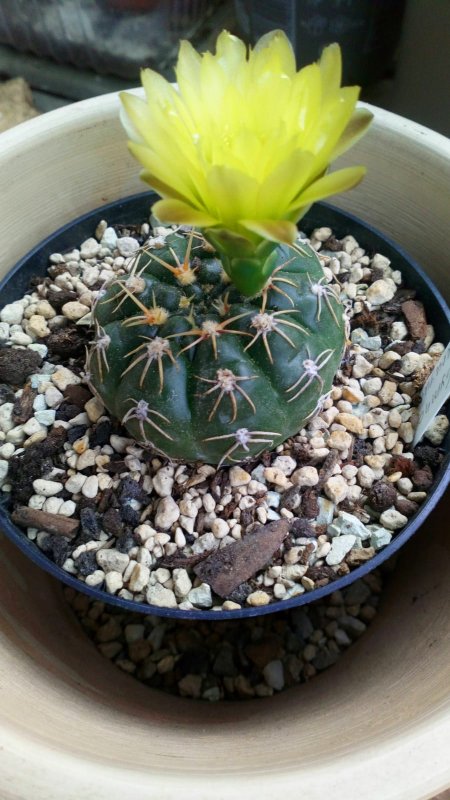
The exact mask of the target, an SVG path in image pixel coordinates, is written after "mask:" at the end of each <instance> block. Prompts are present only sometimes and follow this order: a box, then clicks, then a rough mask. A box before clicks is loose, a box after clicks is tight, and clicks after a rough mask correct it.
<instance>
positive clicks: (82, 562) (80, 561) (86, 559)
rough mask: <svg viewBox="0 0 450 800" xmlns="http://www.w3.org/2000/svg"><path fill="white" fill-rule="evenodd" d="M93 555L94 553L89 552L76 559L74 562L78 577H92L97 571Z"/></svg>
mask: <svg viewBox="0 0 450 800" xmlns="http://www.w3.org/2000/svg"><path fill="white" fill-rule="evenodd" d="M95 555H96V554H95V552H93V551H92V550H90V551H88V552H86V553H81V555H79V556H78V558H77V559H76V560H75V566H76V568H77V570H78V574H79V575H82V576H83V577H84V578H85V577H86V576H87V575H92V573H93V572H95V570H96V569H98V564H97V561H96V557H95Z"/></svg>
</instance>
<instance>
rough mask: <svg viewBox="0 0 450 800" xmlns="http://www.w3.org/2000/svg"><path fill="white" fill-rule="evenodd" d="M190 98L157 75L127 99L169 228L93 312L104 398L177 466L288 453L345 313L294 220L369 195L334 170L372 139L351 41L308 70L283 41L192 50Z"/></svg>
mask: <svg viewBox="0 0 450 800" xmlns="http://www.w3.org/2000/svg"><path fill="white" fill-rule="evenodd" d="M176 76H177V81H178V88H177V87H175V86H173V85H171V84H169V83H168V82H167V81H166V80H164V79H163V78H162V77H161V76H160V75H158V74H157V73H155V72H153V71H151V70H148V69H146V70H144V71H143V73H142V83H143V86H144V89H145V99H142V98H140V97H137V96H135V95H133V94H128V93H125V94H123V95H122V102H123V115H122V118H123V123H124V126H125V128H126V130H127V132H128V136H129V148H130V150H131V152H132V153H133V155H134V156H135V157H136V158H137V159H138V161H139V162H140V163H141V164H142V166H143V171H142V173H141V177H142V178H143V179H144V180H145V181H146V182H147V183H149V184H150V186H151V187H152V188H153V189H155V190H156V191H157V192H158V193H159V194H160V195H161V197H162V199H161V200H159V201H158V202H156V203H155V204H154V206H153V209H152V211H153V214H154V216H155V217H156V218H157V219H158V220H159V221H160V222H161V223H163V224H167V225H176V226H178V227H177V228H176V229H175V230H174V228H173V227H172V228H167V229H166V230H165V231H163V235H162V236H160V237H159V239H158V240H156V241H155V243H154V246H153V247H144V248H143V249H142V250H141V251H139V253H138V254H137V255H136V257H135V259H134V262H133V266H132V269H131V271H130V273H129V275H128V277H126V278H124V277H123V276H121V277H118V278H117V279H115V280H114V281H113V282H112V283H111V284H110V285H109V286H108V287H107V288H106V291H105V292H103V293H101V296H100V297H99V298H98V301H97V303H96V306H95V311H94V321H95V327H96V337H95V340H94V342H93V344H92V347H91V350H90V353H89V364H88V373H89V379H90V382H91V385H92V386H93V388H94V389H95V391H96V392H97V394H98V395H99V396H100V397H101V399H102V401H103V402H104V404H105V405H106V406H107V408H108V409H109V410H110V412H112V413H113V414H114V415H115V416H116V417H118V418H119V419H120V420H121V421H122V423H123V424H124V425H125V426H126V427H127V429H128V430H129V432H130V434H131V435H132V436H133V437H134V438H135V439H136V440H137V441H139V442H141V443H142V444H145V445H151V446H152V447H153V448H155V449H156V450H157V451H159V452H160V453H163V454H164V455H166V456H168V457H169V458H171V459H180V460H184V461H198V460H200V461H204V462H208V463H212V464H218V465H222V464H231V463H234V462H239V461H242V460H243V459H245V458H248V457H251V456H256V455H257V454H258V453H260V452H261V451H262V450H264V449H266V448H268V449H273V448H275V447H276V446H277V445H279V444H280V443H281V442H283V441H285V440H286V439H287V438H288V437H289V436H292V435H294V434H296V433H297V432H298V431H299V430H300V429H301V428H302V426H303V425H304V423H305V422H306V421H307V420H308V419H310V418H311V417H312V416H313V415H314V414H315V413H316V412H317V411H318V410H319V409H320V407H321V403H322V401H323V399H324V398H325V397H326V395H327V393H328V392H329V391H330V389H331V385H332V380H333V378H334V375H335V373H336V371H337V369H338V367H339V365H340V362H341V358H342V355H343V351H344V347H345V340H346V317H345V313H344V308H343V305H342V304H341V302H340V300H339V297H338V295H337V294H336V292H335V290H334V288H331V287H330V286H329V285H328V284H327V282H326V279H325V275H324V272H323V269H322V265H321V262H320V260H319V258H318V256H317V254H316V252H315V251H314V249H312V248H311V247H309V246H308V245H307V244H305V243H303V242H301V241H299V239H298V231H297V227H296V223H297V222H298V221H299V219H300V218H301V217H302V216H303V214H305V212H306V211H307V210H308V208H309V207H310V205H311V204H312V203H313V202H315V201H316V200H319V199H323V198H326V197H328V196H330V195H331V194H334V193H335V192H340V191H344V190H347V189H350V188H352V187H353V186H355V185H356V184H357V183H358V182H359V181H360V180H361V178H362V177H363V174H364V171H365V170H364V168H363V167H361V166H357V167H350V168H346V169H341V170H338V171H335V172H331V173H329V172H328V168H329V165H330V163H331V162H332V161H334V159H335V158H336V157H337V156H339V155H340V154H341V153H343V152H344V151H345V150H347V149H348V148H349V147H350V146H351V145H352V144H353V143H354V142H355V141H356V140H357V139H358V138H359V137H360V136H361V135H362V134H363V133H364V132H365V130H366V129H367V127H368V125H369V124H370V120H371V114H370V113H369V112H368V111H366V110H364V109H355V106H356V102H357V99H358V93H359V89H358V87H347V88H342V87H341V56H340V49H339V46H338V45H331V46H329V47H327V48H326V49H325V50H324V52H323V54H322V57H321V59H320V62H319V63H318V64H312V65H310V66H308V67H306V68H303V69H302V70H300V71H299V72H297V71H296V67H295V58H294V55H293V52H292V48H291V46H290V44H289V41H288V39H287V38H286V36H285V35H284V34H283V33H282V32H281V31H274V32H272V33H270V34H267V35H265V36H263V37H262V38H261V39H260V40H259V42H258V43H257V45H256V47H255V48H254V49H253V50H252V51H251V52H250V54H249V55H247V50H246V47H245V45H244V43H243V42H242V41H240V40H239V39H238V38H236V37H235V36H232V35H231V34H229V33H228V32H226V31H224V32H222V33H221V34H220V36H219V38H218V41H217V50H216V54H215V55H212V54H210V53H205V54H204V55H202V56H201V55H199V54H198V53H197V52H196V51H195V50H194V49H193V48H192V46H191V45H190V44H189V43H188V42H187V41H185V42H183V43H182V44H181V47H180V53H179V59H178V64H177V68H176Z"/></svg>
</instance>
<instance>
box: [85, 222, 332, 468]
mask: <svg viewBox="0 0 450 800" xmlns="http://www.w3.org/2000/svg"><path fill="white" fill-rule="evenodd" d="M276 254H277V259H278V261H277V263H278V265H279V266H278V267H277V268H276V269H275V271H274V272H273V273H272V275H271V277H270V278H269V280H268V282H267V284H266V287H265V289H264V290H263V291H262V292H261V293H260V294H259V295H258V296H255V297H252V298H247V297H243V296H242V295H241V294H239V292H238V291H237V289H235V288H234V286H233V285H232V284H231V283H230V282H229V279H228V278H227V276H226V275H225V273H224V271H223V269H222V265H221V263H220V261H219V260H218V259H217V258H215V257H214V254H213V253H212V252H211V246H210V245H208V244H207V243H206V242H205V240H204V239H203V237H202V236H201V235H200V234H198V233H195V232H191V233H190V234H186V233H181V232H180V231H178V232H173V233H170V234H169V235H168V236H167V237H166V238H165V241H164V245H163V246H162V247H160V248H157V249H156V248H154V249H147V250H143V251H142V252H140V253H139V254H138V256H137V257H136V258H135V260H134V263H133V266H132V269H131V272H130V274H128V275H124V276H122V277H121V278H118V279H116V280H114V281H113V282H112V284H111V285H110V286H109V287H108V288H107V290H106V292H105V293H103V294H102V296H100V297H99V299H98V301H97V303H96V305H95V309H94V323H95V327H96V339H95V341H94V342H93V345H92V347H91V350H90V353H89V359H88V371H89V374H90V380H91V383H92V385H93V387H94V388H95V390H96V392H97V393H98V395H99V396H100V397H101V399H102V400H103V402H104V404H105V405H106V407H107V408H108V409H109V411H110V412H111V413H112V414H113V415H114V416H116V417H117V418H118V419H119V420H121V421H122V422H123V424H124V425H125V426H126V428H127V429H128V431H129V432H130V434H131V435H132V436H133V438H135V439H136V440H137V441H139V442H141V443H143V444H146V445H151V446H153V447H154V448H155V449H157V450H159V451H160V452H162V453H164V454H165V455H167V456H168V457H170V458H172V459H176V460H183V461H198V460H199V461H204V462H208V463H213V464H223V463H228V464H230V463H236V462H239V461H242V460H244V459H245V458H248V457H250V456H255V455H257V454H258V453H260V452H261V451H262V450H264V449H273V448H274V447H276V446H277V445H279V444H280V443H281V442H283V441H284V440H285V439H287V438H288V437H289V436H292V435H294V434H296V433H297V432H298V431H299V430H300V429H301V428H302V426H303V424H304V423H305V421H306V420H308V419H309V418H311V416H312V415H313V414H314V413H315V412H316V411H317V410H318V409H319V408H320V402H321V398H323V396H324V395H326V394H327V393H328V392H329V391H330V388H331V384H332V380H333V377H334V375H335V373H336V371H337V369H338V367H339V364H340V361H341V358H342V354H343V348H344V343H345V317H344V312H343V307H342V305H341V303H340V302H339V299H338V298H337V296H336V294H335V293H334V291H333V290H332V289H331V288H330V287H329V286H327V285H326V283H325V278H324V274H323V271H322V267H321V265H320V261H319V259H318V257H317V255H316V253H315V251H314V250H312V249H311V248H310V247H308V246H307V245H304V244H303V243H300V244H297V245H294V246H292V247H291V246H289V247H288V246H284V245H283V246H279V247H278V248H277V251H276Z"/></svg>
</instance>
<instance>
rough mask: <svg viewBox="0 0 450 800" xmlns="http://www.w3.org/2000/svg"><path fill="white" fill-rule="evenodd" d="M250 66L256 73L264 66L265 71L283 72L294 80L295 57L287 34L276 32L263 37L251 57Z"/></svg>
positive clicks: (280, 31)
mask: <svg viewBox="0 0 450 800" xmlns="http://www.w3.org/2000/svg"><path fill="white" fill-rule="evenodd" d="M250 64H251V66H252V68H253V71H254V72H258V71H259V69H260V68H261V66H262V65H263V66H264V68H265V69H268V70H273V71H274V72H280V71H281V72H283V73H284V74H285V75H286V76H287V77H289V78H292V77H293V76H294V75H295V55H294V51H293V49H292V45H291V43H290V41H289V39H288V37H287V36H286V34H285V32H284V31H282V30H275V31H270V32H269V33H265V34H264V36H261V38H260V39H258V41H257V42H256V44H255V47H254V49H253V52H252V53H251V55H250Z"/></svg>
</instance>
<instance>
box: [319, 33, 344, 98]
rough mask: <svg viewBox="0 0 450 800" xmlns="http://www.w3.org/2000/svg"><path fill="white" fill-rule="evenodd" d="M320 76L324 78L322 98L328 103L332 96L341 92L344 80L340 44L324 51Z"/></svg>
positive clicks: (321, 58)
mask: <svg viewBox="0 0 450 800" xmlns="http://www.w3.org/2000/svg"><path fill="white" fill-rule="evenodd" d="M319 67H320V74H321V77H322V97H323V100H324V101H325V102H326V101H327V100H328V99H329V98H330V97H331V96H332V95H334V94H336V93H337V92H339V89H340V86H341V79H342V58H341V48H340V47H339V45H338V44H336V43H334V44H330V45H328V47H325V48H324V50H323V51H322V55H321V57H320V60H319Z"/></svg>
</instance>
